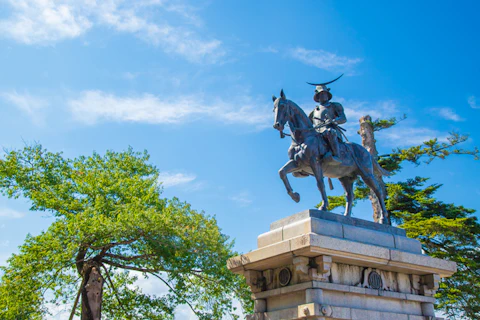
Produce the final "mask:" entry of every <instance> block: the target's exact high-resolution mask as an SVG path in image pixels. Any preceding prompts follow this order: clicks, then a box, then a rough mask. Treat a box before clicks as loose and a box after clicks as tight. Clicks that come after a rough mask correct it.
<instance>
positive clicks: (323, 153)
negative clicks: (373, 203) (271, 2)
mask: <svg viewBox="0 0 480 320" xmlns="http://www.w3.org/2000/svg"><path fill="white" fill-rule="evenodd" d="M340 77H341V76H340ZM340 77H338V78H336V79H335V80H332V81H329V82H325V83H318V84H313V83H309V84H311V85H315V86H316V89H315V95H314V97H313V99H314V100H315V101H316V102H317V103H319V104H318V105H317V106H316V107H315V109H314V110H313V111H312V112H311V113H310V115H309V116H307V115H306V114H305V112H304V111H303V110H302V108H300V107H299V106H298V105H297V104H296V103H295V102H293V101H291V100H288V99H287V97H286V96H285V93H284V92H283V89H282V91H281V92H280V97H279V98H277V97H275V96H273V97H272V99H273V102H274V110H273V111H274V113H275V121H274V125H273V127H274V128H275V129H277V130H278V131H280V137H281V138H284V137H285V136H286V135H287V134H285V133H284V132H283V130H284V129H285V125H287V124H288V126H289V127H290V131H291V135H290V136H291V138H292V143H291V145H290V148H289V149H288V157H289V159H290V160H289V161H288V162H287V163H286V164H285V165H284V166H283V167H282V168H281V169H280V170H279V171H278V172H279V174H280V178H281V179H282V181H283V183H284V184H285V188H286V189H287V192H288V194H289V195H290V197H291V198H292V199H293V200H294V201H295V202H299V201H300V195H299V194H298V193H297V192H293V189H292V187H291V186H290V182H289V180H288V177H287V174H289V173H292V175H293V176H294V177H308V176H314V177H315V179H316V182H317V187H318V190H319V191H320V194H321V196H322V204H321V206H320V210H327V209H328V197H327V194H326V191H325V183H324V181H323V179H324V176H326V177H328V178H337V179H339V180H340V183H341V184H342V186H343V188H344V189H345V197H346V206H345V216H351V214H352V206H353V183H354V182H355V180H356V179H357V176H360V177H361V178H362V179H363V181H364V182H365V184H366V185H367V186H368V187H369V188H370V189H371V190H372V191H373V192H374V193H375V195H376V196H377V198H378V200H379V202H380V205H381V208H382V210H381V211H382V216H381V218H380V221H379V222H380V223H388V221H389V219H388V211H387V209H386V207H385V201H384V199H385V190H384V189H383V188H382V187H380V184H379V182H378V181H377V179H376V178H375V175H374V172H378V173H380V174H381V175H385V176H387V175H389V174H388V172H387V171H385V170H384V169H383V168H382V167H380V165H379V164H378V163H377V162H376V161H375V159H373V157H372V155H371V154H370V153H369V152H368V151H367V150H366V149H365V148H364V147H362V146H361V145H359V144H356V143H351V142H348V141H347V142H344V141H343V139H342V136H344V133H343V131H345V129H343V128H342V127H340V126H339V125H340V124H343V123H345V122H346V121H347V118H346V116H345V113H344V111H343V107H342V105H341V104H340V103H338V102H331V101H330V100H331V99H332V94H331V93H330V88H327V84H330V83H332V82H334V81H336V80H338V79H339V78H340Z"/></svg>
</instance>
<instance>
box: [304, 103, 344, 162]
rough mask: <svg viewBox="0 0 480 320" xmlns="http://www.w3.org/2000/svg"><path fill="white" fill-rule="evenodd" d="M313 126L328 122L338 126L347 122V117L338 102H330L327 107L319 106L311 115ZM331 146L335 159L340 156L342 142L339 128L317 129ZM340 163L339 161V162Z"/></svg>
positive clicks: (331, 126)
mask: <svg viewBox="0 0 480 320" xmlns="http://www.w3.org/2000/svg"><path fill="white" fill-rule="evenodd" d="M309 117H310V120H312V123H313V126H314V127H316V126H318V125H321V124H324V123H325V122H326V121H327V120H330V121H335V123H337V124H342V123H345V122H347V117H346V116H345V112H344V111H343V107H342V105H341V104H340V103H338V102H330V103H326V104H325V105H322V104H319V105H317V106H316V107H315V109H314V110H313V111H312V112H311V113H310V115H309ZM316 130H317V132H319V133H320V134H321V135H322V136H323V137H324V138H325V139H326V140H327V141H328V144H329V145H330V148H331V149H332V154H333V156H334V157H338V156H339V155H340V146H339V142H340V141H342V133H341V131H340V129H339V128H338V127H337V126H334V125H326V126H322V127H319V128H317V129H316ZM337 161H338V160H337Z"/></svg>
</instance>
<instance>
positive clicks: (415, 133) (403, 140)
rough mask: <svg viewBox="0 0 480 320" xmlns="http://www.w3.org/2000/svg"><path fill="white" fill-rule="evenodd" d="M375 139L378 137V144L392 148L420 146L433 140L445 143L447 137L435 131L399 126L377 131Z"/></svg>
mask: <svg viewBox="0 0 480 320" xmlns="http://www.w3.org/2000/svg"><path fill="white" fill-rule="evenodd" d="M376 137H378V139H377V141H379V143H380V144H383V145H389V146H394V147H405V146H412V145H420V144H422V143H423V142H425V141H428V140H430V139H434V138H437V139H439V140H440V141H447V139H446V138H447V136H446V135H445V134H444V133H441V132H439V131H437V130H433V129H429V128H422V127H411V126H400V125H398V126H394V127H392V128H389V129H388V130H382V131H379V132H378V133H377V135H376Z"/></svg>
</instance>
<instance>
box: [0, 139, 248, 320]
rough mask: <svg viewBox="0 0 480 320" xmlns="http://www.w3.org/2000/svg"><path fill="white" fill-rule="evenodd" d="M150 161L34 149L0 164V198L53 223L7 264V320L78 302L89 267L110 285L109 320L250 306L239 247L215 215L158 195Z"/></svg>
mask: <svg viewBox="0 0 480 320" xmlns="http://www.w3.org/2000/svg"><path fill="white" fill-rule="evenodd" d="M148 159H149V156H148V154H147V153H137V152H134V151H132V150H131V149H129V150H128V151H125V152H120V153H117V152H112V151H107V152H106V154H105V155H104V156H101V155H99V154H97V153H94V154H93V155H92V156H90V157H78V158H75V159H67V158H64V157H63V155H62V154H61V153H51V152H47V151H46V150H44V149H42V147H41V146H40V145H34V146H29V147H25V148H24V149H23V150H18V151H17V150H15V151H11V152H8V153H7V155H6V156H5V158H4V159H3V160H0V191H1V193H2V194H3V195H6V196H8V197H11V198H18V197H25V198H27V199H29V200H30V201H31V204H32V205H31V210H33V211H47V212H50V213H51V214H52V215H53V216H55V217H56V221H55V222H54V223H53V224H52V225H51V226H50V227H49V228H48V229H47V230H46V231H44V232H42V233H41V234H40V235H38V236H28V237H27V239H26V241H25V243H24V244H23V245H22V246H21V247H20V252H19V254H16V255H13V256H12V257H11V258H10V259H9V260H8V266H7V267H2V271H3V273H4V274H3V276H2V279H1V282H0V318H1V319H41V318H43V317H45V316H46V315H47V309H46V307H45V305H46V303H56V304H66V303H71V304H73V302H74V301H75V299H76V297H77V295H78V290H79V287H80V285H81V282H82V268H83V267H84V266H85V265H86V264H88V263H90V262H92V261H95V262H98V263H100V265H101V266H102V268H101V270H100V271H101V272H102V274H103V276H104V278H105V280H106V282H105V286H104V295H103V303H104V306H103V310H104V311H103V314H104V316H105V318H106V319H173V315H172V314H173V310H174V309H175V308H176V307H177V306H178V305H180V304H186V305H189V306H190V307H191V308H192V310H193V311H194V312H195V313H196V315H197V316H198V317H199V318H200V319H220V318H222V316H223V315H226V314H230V313H231V312H232V311H233V309H234V308H233V306H232V300H233V299H234V298H237V299H240V301H241V303H242V304H243V306H244V308H245V309H246V310H247V311H249V310H250V309H251V304H250V299H249V294H250V293H249V290H248V288H247V286H246V284H245V281H244V280H243V279H241V278H239V277H238V276H236V275H234V274H232V273H231V272H230V271H229V270H228V269H227V268H226V260H227V259H228V258H229V257H231V256H233V255H236V253H235V252H233V251H232V246H233V243H232V242H231V241H230V240H229V239H228V237H227V236H226V235H224V234H222V233H221V230H220V229H219V228H218V226H217V222H216V220H215V218H214V217H209V216H207V215H206V214H204V213H203V212H197V211H195V210H193V209H192V208H191V207H190V205H188V204H187V203H184V202H181V201H179V200H178V199H175V198H174V199H172V200H166V199H162V198H161V185H160V184H159V182H158V175H159V171H158V169H157V168H155V167H154V166H153V165H151V164H149V163H148ZM139 275H145V276H148V277H150V278H155V279H159V280H160V281H162V282H163V283H164V284H165V286H166V293H165V294H164V295H161V296H153V295H148V294H144V293H142V291H141V289H140V288H138V287H137V285H136V284H135V280H136V277H137V276H139ZM78 308H79V306H78V305H77V310H76V312H77V314H78V312H79V310H78Z"/></svg>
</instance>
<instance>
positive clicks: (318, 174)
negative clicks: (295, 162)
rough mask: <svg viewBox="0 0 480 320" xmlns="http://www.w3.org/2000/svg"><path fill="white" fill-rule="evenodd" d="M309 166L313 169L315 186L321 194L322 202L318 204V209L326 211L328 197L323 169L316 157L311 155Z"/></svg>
mask: <svg viewBox="0 0 480 320" xmlns="http://www.w3.org/2000/svg"><path fill="white" fill-rule="evenodd" d="M310 166H311V168H312V171H313V175H314V176H315V179H316V180H317V187H318V190H319V191H320V194H321V195H322V204H321V206H320V208H319V209H320V210H324V211H327V210H328V197H327V192H326V191H325V183H324V182H323V170H322V166H321V165H320V162H318V161H317V159H316V157H312V158H311V160H310Z"/></svg>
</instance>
